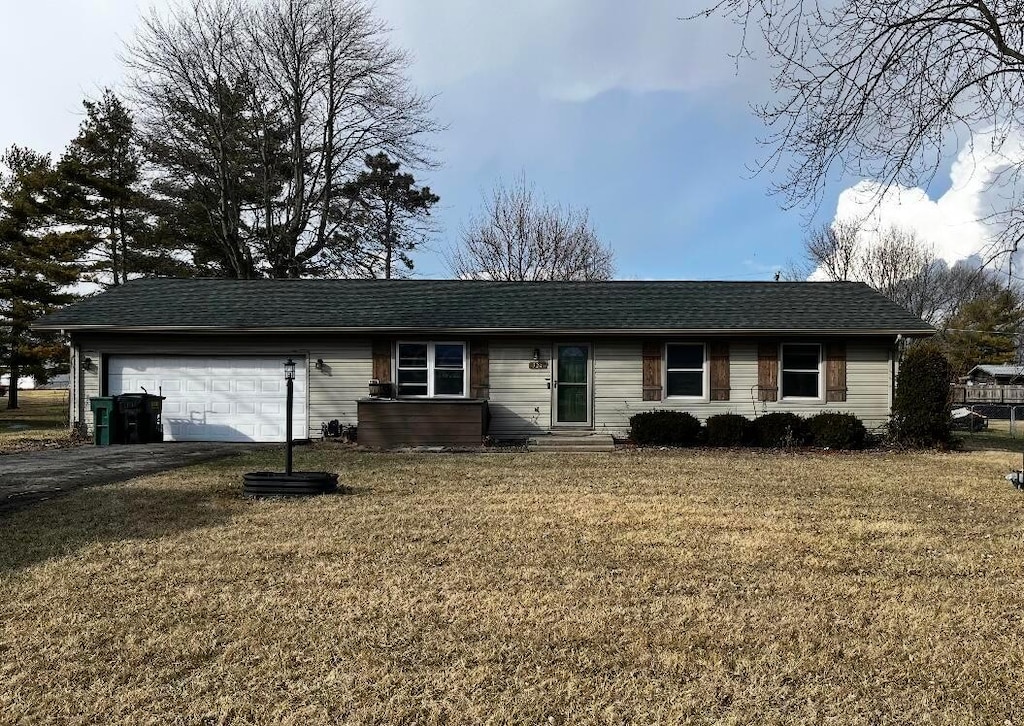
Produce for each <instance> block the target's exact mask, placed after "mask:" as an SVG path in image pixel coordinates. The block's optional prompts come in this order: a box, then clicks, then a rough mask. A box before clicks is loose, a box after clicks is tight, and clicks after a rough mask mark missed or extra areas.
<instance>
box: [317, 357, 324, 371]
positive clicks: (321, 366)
mask: <svg viewBox="0 0 1024 726" xmlns="http://www.w3.org/2000/svg"><path fill="white" fill-rule="evenodd" d="M316 369H317V370H318V371H322V370H323V369H324V359H323V358H317V359H316Z"/></svg>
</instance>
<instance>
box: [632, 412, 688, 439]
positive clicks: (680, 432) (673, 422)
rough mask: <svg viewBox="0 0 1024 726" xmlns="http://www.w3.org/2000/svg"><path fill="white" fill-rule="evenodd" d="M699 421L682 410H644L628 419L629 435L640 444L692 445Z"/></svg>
mask: <svg viewBox="0 0 1024 726" xmlns="http://www.w3.org/2000/svg"><path fill="white" fill-rule="evenodd" d="M700 433H701V428H700V421H698V420H697V419H695V418H694V417H693V416H691V415H690V414H688V413H685V412H684V411H645V412H644V413H638V414H635V415H634V416H632V417H631V418H630V419H629V435H630V438H632V439H633V441H634V442H636V443H637V444H639V445H641V446H693V445H694V444H696V443H697V441H698V440H699V439H700Z"/></svg>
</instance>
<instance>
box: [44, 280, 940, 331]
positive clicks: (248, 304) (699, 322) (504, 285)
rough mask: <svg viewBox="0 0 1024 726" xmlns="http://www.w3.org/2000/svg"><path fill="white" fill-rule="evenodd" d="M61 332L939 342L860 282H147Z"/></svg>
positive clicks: (91, 302) (114, 293) (85, 310)
mask: <svg viewBox="0 0 1024 726" xmlns="http://www.w3.org/2000/svg"><path fill="white" fill-rule="evenodd" d="M36 327H37V328H40V329H51V330H54V329H59V330H68V331H74V330H167V331H203V330H207V331H209V330H224V331H264V332H271V331H371V330H386V331H423V332H440V331H452V332H474V331H477V332H489V331H494V332H531V331H537V332H580V333H584V332H587V333H596V332H609V333H643V332H657V331H664V332H672V333H685V332H719V333H731V332H735V333H765V332H777V331H778V332H789V333H834V334H860V335H867V334H893V335H895V334H904V335H930V334H932V333H934V332H935V331H934V330H933V329H932V328H931V327H930V326H928V325H927V324H926V323H924V322H923V321H922V320H921V319H919V318H917V317H916V316H914V315H911V314H910V313H908V312H907V311H906V310H904V309H903V308H901V307H899V306H898V305H896V304H894V303H893V302H891V301H890V300H888V299H887V298H885V297H883V296H882V295H880V294H879V293H877V292H875V291H874V290H872V289H871V288H869V287H868V286H867V285H864V284H862V283H857V282H831V283H826V282H667V281H664V282H662V281H658V282H618V281H616V282H491V281H479V280H220V279H181V280H179V279H147V280H135V281H132V282H129V283H128V284H126V285H121V286H119V287H115V288H111V289H109V290H107V291H106V292H103V293H100V294H98V295H95V296H93V297H89V298H86V299H85V300H82V301H81V302H78V303H75V304H73V305H70V306H68V307H66V308H64V309H63V310H60V311H59V312H56V313H54V314H52V315H50V316H48V317H46V318H44V319H43V320H41V321H39V323H37V325H36Z"/></svg>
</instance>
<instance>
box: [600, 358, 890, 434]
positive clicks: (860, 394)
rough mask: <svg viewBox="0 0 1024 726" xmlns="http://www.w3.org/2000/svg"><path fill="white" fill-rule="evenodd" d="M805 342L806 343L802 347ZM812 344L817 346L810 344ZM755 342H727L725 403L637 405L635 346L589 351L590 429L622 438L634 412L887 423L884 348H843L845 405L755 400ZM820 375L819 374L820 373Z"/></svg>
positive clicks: (639, 378) (638, 378)
mask: <svg viewBox="0 0 1024 726" xmlns="http://www.w3.org/2000/svg"><path fill="white" fill-rule="evenodd" d="M808 342H811V341H808ZM814 342H817V341H814ZM757 345H758V344H757V341H753V340H748V341H733V342H731V344H730V346H729V359H730V361H729V370H730V400H728V401H706V402H702V401H693V400H673V399H671V398H670V399H665V400H662V401H643V400H641V392H642V389H643V371H642V367H641V360H642V343H641V342H640V341H614V340H609V341H598V342H597V343H595V345H594V392H595V394H594V427H595V428H596V429H597V430H598V431H607V432H610V433H625V432H626V431H627V430H628V429H629V417H630V416H632V415H633V414H634V413H637V412H640V411H651V410H655V409H669V410H677V411H689V412H690V413H692V414H693V415H694V416H696V417H697V418H699V419H701V420H705V419H707V417H708V416H712V415H714V414H718V413H738V414H742V415H744V416H747V417H748V418H752V417H754V416H758V415H761V414H764V413H771V412H774V411H790V412H793V413H798V414H801V415H804V416H806V415H814V414H816V413H820V412H821V411H846V412H849V413H852V414H854V415H856V416H857V417H858V418H860V419H861V420H862V421H864V423H865V425H866V426H867V427H868V428H876V427H878V426H881V425H883V424H885V423H886V422H887V421H888V417H889V409H890V403H891V401H890V398H891V391H892V374H891V370H892V369H891V363H890V358H889V346H888V345H887V344H886V343H885V342H883V341H850V342H848V343H847V389H848V392H847V400H846V401H845V402H843V403H836V402H833V403H825V401H824V399H822V400H820V401H817V400H814V401H812V400H796V401H794V400H782V401H778V402H771V403H763V402H760V401H758V400H757ZM822 375H824V371H823V372H822Z"/></svg>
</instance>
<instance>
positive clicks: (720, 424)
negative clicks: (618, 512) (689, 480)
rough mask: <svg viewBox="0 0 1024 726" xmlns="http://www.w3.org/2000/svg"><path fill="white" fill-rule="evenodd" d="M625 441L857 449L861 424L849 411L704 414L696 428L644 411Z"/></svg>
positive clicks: (669, 414)
mask: <svg viewBox="0 0 1024 726" xmlns="http://www.w3.org/2000/svg"><path fill="white" fill-rule="evenodd" d="M629 426H630V437H631V438H632V439H633V441H634V442H635V443H637V444H639V445H641V446H698V445H705V446H760V447H764V448H773V449H774V448H787V447H790V446H818V447H821V448H828V449H863V448H864V446H865V444H866V443H867V439H868V432H867V429H865V428H864V424H863V423H862V422H861V421H860V419H858V418H857V417H856V416H854V415H853V414H852V413H819V414H817V415H816V416H812V417H810V418H803V417H801V416H797V415H796V414H795V413H769V414H767V415H765V416H760V417H758V418H756V419H754V420H750V419H748V418H747V417H745V416H740V415H739V414H736V413H723V414H718V415H716V416H710V417H709V418H708V420H707V424H706V425H704V426H702V425H701V423H700V421H698V420H697V419H696V418H695V417H694V416H692V415H691V414H689V413H685V412H683V411H645V412H644V413H638V414H636V415H634V416H633V417H632V418H630V419H629Z"/></svg>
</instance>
